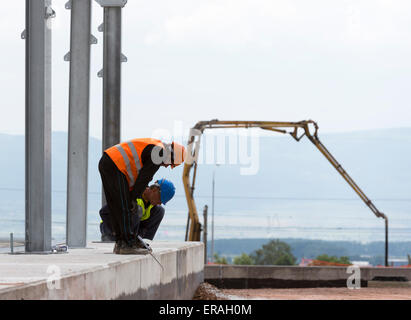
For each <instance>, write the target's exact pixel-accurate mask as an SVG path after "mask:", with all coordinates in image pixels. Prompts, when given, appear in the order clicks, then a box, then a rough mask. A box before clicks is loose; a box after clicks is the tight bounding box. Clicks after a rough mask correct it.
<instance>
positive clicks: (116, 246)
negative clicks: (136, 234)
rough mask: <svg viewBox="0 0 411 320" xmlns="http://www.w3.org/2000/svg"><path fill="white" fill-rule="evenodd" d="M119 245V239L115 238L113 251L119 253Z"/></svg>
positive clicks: (120, 242)
mask: <svg viewBox="0 0 411 320" xmlns="http://www.w3.org/2000/svg"><path fill="white" fill-rule="evenodd" d="M121 245H122V241H121V240H117V241H116V243H115V244H114V248H113V253H115V254H119V253H120V248H121Z"/></svg>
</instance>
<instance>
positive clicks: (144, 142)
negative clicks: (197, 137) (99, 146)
mask: <svg viewBox="0 0 411 320" xmlns="http://www.w3.org/2000/svg"><path fill="white" fill-rule="evenodd" d="M150 144H154V145H156V146H160V147H162V148H164V145H163V143H162V142H161V141H160V140H157V139H152V138H142V139H133V140H130V141H126V142H122V143H119V144H116V145H115V146H113V147H110V148H108V149H106V150H104V152H105V153H107V155H108V156H109V157H110V158H111V160H113V162H114V163H115V165H116V166H117V168H118V169H119V170H120V171H121V172H122V173H124V175H125V176H126V178H127V181H128V185H129V187H130V190H131V189H132V188H133V186H134V183H135V182H136V180H137V177H138V173H139V172H140V170H141V168H142V161H141V154H142V152H143V150H144V148H145V147H147V146H148V145H150Z"/></svg>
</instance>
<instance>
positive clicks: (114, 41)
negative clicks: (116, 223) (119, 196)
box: [96, 0, 127, 205]
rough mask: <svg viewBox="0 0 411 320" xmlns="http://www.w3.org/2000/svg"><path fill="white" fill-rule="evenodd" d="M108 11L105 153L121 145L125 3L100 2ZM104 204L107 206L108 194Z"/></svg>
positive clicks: (104, 28)
mask: <svg viewBox="0 0 411 320" xmlns="http://www.w3.org/2000/svg"><path fill="white" fill-rule="evenodd" d="M96 1H97V2H98V3H99V4H100V5H101V6H102V7H103V8H104V21H103V25H102V28H101V31H103V32H104V35H103V42H104V43H103V70H102V72H101V73H100V74H102V77H103V145H102V147H103V151H104V150H105V149H107V148H109V147H111V146H113V145H115V144H117V143H119V142H120V133H121V123H120V119H121V62H122V61H124V56H123V55H122V53H121V10H122V7H124V5H125V4H126V3H127V1H125V0H96ZM102 203H103V205H104V204H105V198H104V192H103V197H102Z"/></svg>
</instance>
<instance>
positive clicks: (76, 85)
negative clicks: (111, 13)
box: [65, 0, 92, 247]
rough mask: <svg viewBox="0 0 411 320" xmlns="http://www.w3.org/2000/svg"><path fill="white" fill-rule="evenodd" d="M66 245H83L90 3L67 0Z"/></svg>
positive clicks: (84, 244) (87, 127) (87, 131)
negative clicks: (68, 82) (68, 16)
mask: <svg viewBox="0 0 411 320" xmlns="http://www.w3.org/2000/svg"><path fill="white" fill-rule="evenodd" d="M66 7H67V8H69V9H70V8H71V35H70V37H71V40H70V53H69V55H68V56H67V55H66V57H65V59H66V60H70V86H69V131H68V159H67V164H68V173H67V224H66V242H67V245H68V246H69V247H86V245H87V182H88V179H87V178H88V176H87V171H88V139H89V101H90V44H91V39H92V36H91V33H90V32H91V0H71V1H70V2H69V3H68V5H66Z"/></svg>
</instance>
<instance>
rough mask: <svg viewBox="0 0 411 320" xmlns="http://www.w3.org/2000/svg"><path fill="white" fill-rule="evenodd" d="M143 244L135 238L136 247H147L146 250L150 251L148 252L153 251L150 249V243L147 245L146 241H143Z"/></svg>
mask: <svg viewBox="0 0 411 320" xmlns="http://www.w3.org/2000/svg"><path fill="white" fill-rule="evenodd" d="M144 244H145V245H146V246H147V247H145V246H144ZM144 244H143V243H142V242H141V241H138V240H137V242H136V247H137V248H138V249H145V250H147V249H148V251H150V252H152V251H153V249H151V247H150V245H149V244H148V243H147V242H144Z"/></svg>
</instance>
